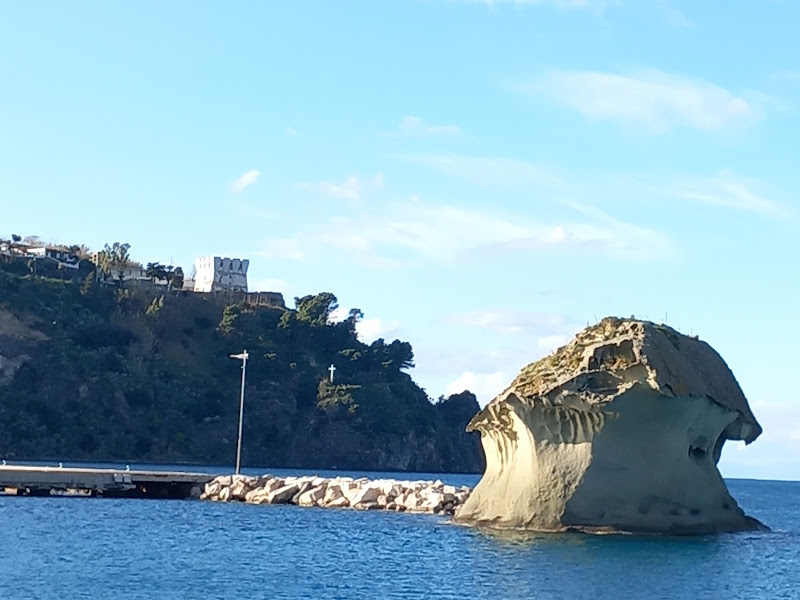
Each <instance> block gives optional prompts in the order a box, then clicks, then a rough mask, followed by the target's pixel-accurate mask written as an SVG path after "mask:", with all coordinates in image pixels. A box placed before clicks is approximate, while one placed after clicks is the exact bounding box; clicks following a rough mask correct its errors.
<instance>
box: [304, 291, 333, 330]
mask: <svg viewBox="0 0 800 600" xmlns="http://www.w3.org/2000/svg"><path fill="white" fill-rule="evenodd" d="M294 304H295V307H296V310H297V320H298V321H305V322H306V323H310V324H311V325H315V326H324V325H327V324H328V322H329V321H330V318H331V313H333V311H335V310H336V309H337V308H339V301H338V300H337V299H336V296H334V295H333V294H331V293H330V292H321V293H319V294H316V295H309V296H303V297H302V298H295V299H294Z"/></svg>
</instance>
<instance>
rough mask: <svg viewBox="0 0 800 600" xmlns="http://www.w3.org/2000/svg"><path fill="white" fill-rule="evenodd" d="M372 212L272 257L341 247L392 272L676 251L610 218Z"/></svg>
mask: <svg viewBox="0 0 800 600" xmlns="http://www.w3.org/2000/svg"><path fill="white" fill-rule="evenodd" d="M370 208H371V210H368V209H362V210H360V211H359V212H358V213H355V214H353V215H350V216H341V217H336V218H332V219H328V220H327V221H326V222H324V223H319V224H316V225H314V226H312V227H309V228H307V229H305V230H303V231H300V232H298V233H297V234H296V236H295V237H293V238H291V240H292V241H293V244H292V245H290V244H289V243H288V241H287V240H279V241H280V242H281V243H280V244H278V245H276V244H277V243H278V241H275V242H273V243H272V248H271V249H270V252H271V254H270V256H279V255H282V256H283V257H284V258H294V259H302V258H304V257H305V254H306V252H312V251H314V252H316V253H318V254H319V255H326V254H330V252H331V251H332V250H335V251H339V252H342V253H345V254H346V255H349V256H350V257H351V258H352V259H354V260H357V261H358V262H360V263H361V264H363V265H365V266H370V267H380V268H388V267H392V266H401V265H404V264H414V263H415V262H417V261H420V260H424V261H426V262H430V261H435V262H439V263H448V262H451V261H455V260H473V261H474V260H484V259H486V257H490V256H492V255H494V256H496V255H498V254H505V253H509V252H512V253H516V254H519V253H520V252H527V251H533V250H535V251H538V252H545V251H546V252H555V253H578V254H582V253H587V252H588V253H591V254H592V255H594V256H599V255H606V256H611V257H615V258H620V259H625V260H628V259H630V260H637V259H664V258H669V257H670V256H672V255H673V254H674V251H675V250H674V248H673V245H672V242H671V240H670V239H669V238H668V237H666V236H665V235H663V234H661V233H659V232H657V231H654V230H652V229H648V228H642V227H638V226H635V225H632V224H628V223H624V222H621V221H616V220H614V219H611V218H609V217H607V216H605V215H602V213H597V214H595V215H592V216H591V218H590V219H586V221H587V222H569V221H564V222H560V223H547V222H544V221H535V220H531V219H530V218H528V217H524V216H521V215H501V214H498V212H497V211H496V209H493V208H488V207H487V208H485V209H484V208H463V207H456V206H452V205H448V204H431V203H426V202H423V201H422V200H420V199H419V198H416V197H413V198H411V199H410V200H407V201H405V202H398V203H394V204H391V205H376V206H375V207H370ZM589 221H593V222H589ZM300 249H303V250H300ZM400 257H401V258H400Z"/></svg>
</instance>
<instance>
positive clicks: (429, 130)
mask: <svg viewBox="0 0 800 600" xmlns="http://www.w3.org/2000/svg"><path fill="white" fill-rule="evenodd" d="M397 128H398V129H399V130H400V131H401V132H402V133H406V134H410V135H458V134H459V133H461V128H460V127H459V126H458V125H431V124H430V123H426V122H425V121H423V120H422V119H420V118H419V117H412V116H409V115H406V116H405V117H403V118H402V119H401V120H400V124H399V125H398V126H397Z"/></svg>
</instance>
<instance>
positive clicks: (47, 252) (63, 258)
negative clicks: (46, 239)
mask: <svg viewBox="0 0 800 600" xmlns="http://www.w3.org/2000/svg"><path fill="white" fill-rule="evenodd" d="M28 256H32V257H34V258H49V259H51V260H54V261H56V262H57V263H59V264H61V265H64V267H66V268H68V269H77V268H78V266H79V265H80V262H81V259H80V257H79V256H78V255H76V254H72V253H71V252H69V251H67V250H61V249H59V248H47V247H44V246H40V247H36V248H28Z"/></svg>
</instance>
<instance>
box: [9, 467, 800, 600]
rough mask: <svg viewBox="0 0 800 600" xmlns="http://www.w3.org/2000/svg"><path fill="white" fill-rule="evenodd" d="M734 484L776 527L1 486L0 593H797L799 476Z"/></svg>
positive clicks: (30, 597)
mask: <svg viewBox="0 0 800 600" xmlns="http://www.w3.org/2000/svg"><path fill="white" fill-rule="evenodd" d="M192 470H196V469H192ZM222 471H224V469H223V470H222ZM263 472H264V470H252V471H250V473H251V474H261V473H263ZM270 472H272V473H278V474H287V473H288V472H287V471H281V470H271V471H270ZM291 473H292V474H301V473H302V472H299V471H292V472H291ZM321 474H323V475H330V474H331V473H324V472H323V473H321ZM334 474H336V475H345V474H347V475H354V476H360V475H367V476H370V477H382V476H387V477H396V478H402V479H437V478H439V479H442V480H443V481H445V482H446V483H453V484H456V485H470V486H472V485H474V484H475V483H476V482H477V480H478V477H477V476H464V475H441V474H436V475H431V474H408V473H404V474H397V473H389V474H386V473H342V472H337V473H334ZM728 485H729V487H730V490H731V492H732V494H733V496H734V497H735V498H736V499H737V500H738V501H739V503H740V505H741V506H742V507H743V508H744V509H745V510H746V511H747V513H748V514H750V515H752V516H754V517H756V518H758V519H760V520H761V521H762V522H764V523H765V524H767V525H769V526H770V527H771V528H772V532H769V533H741V534H727V535H717V536H708V537H698V538H666V537H646V536H621V535H619V536H618V535H605V536H595V535H586V534H577V533H576V534H559V535H522V534H504V535H502V534H498V533H491V532H485V531H478V530H475V529H471V528H467V527H462V526H457V525H453V524H451V522H450V521H449V519H448V518H445V517H440V516H431V515H414V514H403V513H393V512H392V513H389V512H379V511H369V512H361V511H352V510H335V509H319V508H298V507H294V506H251V505H245V504H222V503H212V502H200V501H191V500H138V499H93V498H76V497H73V498H70V497H49V498H34V497H12V496H7V497H3V496H0V599H2V600H7V599H17V598H19V599H25V600H35V599H48V600H49V599H51V598H52V599H74V598H113V599H115V600H122V599H148V600H150V599H172V598H227V599H235V600H240V599H241V600H257V599H262V598H270V599H283V598H287V599H288V598H314V599H325V598H342V599H348V600H352V599H356V598H359V599H360V598H370V599H371V598H376V599H377V598H381V599H395V598H397V599H400V598H403V599H405V598H443V599H449V598H453V599H459V600H464V599H471V598H491V599H512V598H530V599H537V600H547V599H551V598H552V599H562V598H563V599H583V598H586V599H592V600H597V599H598V598H647V599H652V598H687V599H689V598H691V599H698V598H724V599H729V598H765V599H767V598H768V599H773V598H800V482H780V481H755V480H736V479H734V480H729V481H728Z"/></svg>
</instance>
